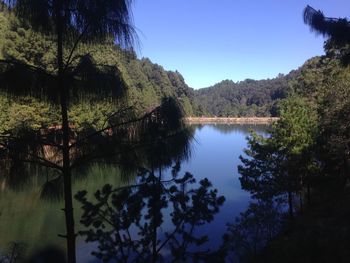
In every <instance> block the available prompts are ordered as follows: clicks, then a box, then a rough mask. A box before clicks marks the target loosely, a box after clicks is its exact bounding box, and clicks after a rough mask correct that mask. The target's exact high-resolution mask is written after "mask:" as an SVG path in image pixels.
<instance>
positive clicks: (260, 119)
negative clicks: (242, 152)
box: [185, 117, 279, 125]
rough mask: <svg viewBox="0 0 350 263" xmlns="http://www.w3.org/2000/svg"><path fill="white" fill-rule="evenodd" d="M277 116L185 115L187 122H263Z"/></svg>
mask: <svg viewBox="0 0 350 263" xmlns="http://www.w3.org/2000/svg"><path fill="white" fill-rule="evenodd" d="M278 119H279V118H278V117H187V118H185V121H186V122H187V123H188V124H253V125H254V124H264V125H269V124H272V123H273V122H275V121H277V120H278Z"/></svg>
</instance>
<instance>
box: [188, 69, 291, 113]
mask: <svg viewBox="0 0 350 263" xmlns="http://www.w3.org/2000/svg"><path fill="white" fill-rule="evenodd" d="M295 75H297V71H292V72H290V73H289V74H288V75H286V76H284V75H282V74H280V75H279V76H278V77H276V78H274V79H266V80H252V79H246V80H244V81H239V82H233V81H232V80H224V81H222V82H220V83H217V84H215V85H214V86H212V87H209V88H203V89H199V90H196V91H195V95H196V96H195V98H196V101H197V104H198V107H199V109H200V110H201V111H202V112H201V113H199V114H203V115H206V116H218V117H227V116H233V117H244V116H249V117H251V116H257V117H262V116H264V117H265V116H277V115H278V112H277V105H278V102H279V101H280V100H281V99H283V98H286V97H287V95H288V91H289V90H290V89H289V81H290V80H291V79H292V78H293V77H295Z"/></svg>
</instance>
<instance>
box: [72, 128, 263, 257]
mask: <svg viewBox="0 0 350 263" xmlns="http://www.w3.org/2000/svg"><path fill="white" fill-rule="evenodd" d="M251 129H253V130H254V131H256V132H258V133H260V134H266V130H267V126H261V125H257V126H255V125H226V124H220V125H204V126H196V131H195V142H194V143H193V144H194V145H193V152H192V157H191V158H190V160H189V161H187V162H185V163H183V164H182V165H181V171H180V173H179V176H183V175H184V173H185V172H186V171H188V172H190V173H191V174H193V175H194V177H195V178H196V180H197V182H198V181H200V180H201V179H203V178H208V179H209V180H210V181H211V182H212V184H213V186H214V188H216V189H218V195H224V196H225V198H226V201H225V203H224V205H223V206H221V208H220V211H219V213H218V214H217V215H215V219H214V221H213V222H212V223H210V224H206V225H203V226H201V227H200V228H197V231H198V233H199V234H207V235H208V236H209V242H208V246H209V247H210V248H213V249H215V248H217V246H219V245H220V244H221V237H222V235H223V233H224V232H225V231H226V224H227V223H232V222H234V219H235V217H236V216H237V215H238V214H239V213H240V212H243V211H244V210H245V209H246V208H247V206H248V203H249V199H250V198H249V197H250V196H249V193H247V192H245V191H243V190H242V189H241V186H240V182H239V179H238V178H239V174H238V171H237V166H238V165H239V164H240V160H239V156H240V155H241V154H243V152H242V151H243V149H244V148H246V146H247V142H246V137H247V135H248V134H249V131H250V130H251ZM169 172H170V169H168V170H167V171H164V172H163V174H164V176H166V174H169ZM169 205H171V204H169ZM163 216H164V221H165V222H164V224H163V225H162V229H163V230H164V231H165V230H170V231H171V229H172V228H171V229H169V227H170V225H171V224H170V222H169V219H170V216H169V214H168V213H164V214H163ZM167 219H168V220H167ZM167 221H168V222H167ZM94 247H95V248H96V245H95V244H84V242H83V241H82V240H80V241H78V252H77V255H78V259H79V260H78V261H79V262H98V261H95V260H94V259H92V258H91V256H90V255H89V254H90V251H91V250H92V249H93V248H94Z"/></svg>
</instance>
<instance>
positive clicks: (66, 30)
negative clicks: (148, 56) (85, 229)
mask: <svg viewBox="0 0 350 263" xmlns="http://www.w3.org/2000/svg"><path fill="white" fill-rule="evenodd" d="M130 2H131V1H129V0H121V1H113V0H107V1H85V0H53V1H51V0H47V1H35V0H33V1H31V0H7V1H4V3H5V4H6V5H7V6H8V7H9V10H10V11H14V12H15V14H16V15H17V16H18V17H19V18H20V19H21V20H22V21H23V22H25V23H29V24H30V25H31V26H32V27H33V28H34V29H35V30H38V31H41V32H43V33H45V34H47V35H50V36H52V37H53V38H54V39H55V42H56V44H57V54H56V58H57V61H56V67H55V69H56V70H55V72H54V75H53V76H52V75H50V74H47V72H45V71H44V70H42V69H40V68H37V67H34V66H29V65H25V64H21V63H17V62H16V61H10V62H8V61H2V62H3V63H5V64H6V68H5V72H4V73H6V74H5V75H6V76H12V77H13V76H15V78H17V79H18V78H19V77H20V76H25V77H29V78H31V79H32V84H34V85H32V86H33V87H34V89H32V90H31V92H32V94H33V95H42V94H43V93H44V95H49V97H53V98H54V99H56V100H58V101H59V105H60V108H61V118H62V126H61V128H62V145H60V146H59V149H60V150H61V152H62V167H61V168H60V170H61V171H62V174H63V184H64V197H65V208H64V211H65V217H66V226H67V235H66V238H67V252H68V261H69V262H75V261H76V259H75V258H76V257H75V236H76V234H75V231H74V218H73V203H72V187H71V160H70V150H71V147H70V127H69V120H68V102H69V97H70V94H71V87H72V73H73V74H74V73H81V72H82V71H83V70H86V72H89V71H88V70H89V69H91V67H85V68H83V67H79V65H78V67H77V68H76V70H71V69H70V67H71V65H72V64H73V62H74V59H75V56H74V52H75V50H76V48H77V46H78V45H79V43H81V42H82V41H95V42H100V41H105V40H107V39H115V40H116V41H117V42H118V43H119V44H121V45H124V46H126V47H130V46H132V44H133V40H134V30H133V26H132V23H131V16H130ZM65 54H67V55H66V59H65V58H64V56H65ZM84 59H85V58H84V57H82V58H81V59H80V61H82V62H86V59H85V60H84ZM88 62H89V61H88ZM84 64H85V65H91V63H84ZM89 73H95V74H84V75H83V78H82V79H83V80H84V78H85V80H89V79H90V78H91V77H93V78H96V77H97V76H98V75H97V74H96V72H91V70H90V72H89ZM76 75H77V74H76ZM5 80H8V79H6V78H5ZM22 81H23V80H22ZM22 83H23V82H22ZM100 85H102V86H103V83H100ZM2 86H3V88H4V87H5V88H7V89H8V90H10V89H11V86H8V85H6V82H5V83H3V84H2ZM17 87H18V85H17ZM23 87H26V86H23ZM112 87H113V85H112ZM113 88H114V89H115V88H116V87H115V86H114V87H113ZM22 89H23V88H22ZM22 89H17V90H15V91H17V92H20V93H21V92H23V93H28V91H27V90H22ZM10 91H14V90H10Z"/></svg>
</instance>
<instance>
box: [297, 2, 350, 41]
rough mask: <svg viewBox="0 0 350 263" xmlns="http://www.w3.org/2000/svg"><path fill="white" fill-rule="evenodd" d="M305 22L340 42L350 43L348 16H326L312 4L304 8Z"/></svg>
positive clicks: (316, 30)
mask: <svg viewBox="0 0 350 263" xmlns="http://www.w3.org/2000/svg"><path fill="white" fill-rule="evenodd" d="M303 15H304V22H305V24H307V25H309V26H310V28H311V30H313V31H315V32H317V33H319V34H322V35H323V36H326V37H329V38H331V40H333V41H335V42H336V43H338V44H347V43H350V22H349V20H348V19H346V18H332V17H325V16H324V14H323V13H322V11H320V10H318V11H317V10H315V9H314V8H312V7H311V6H309V5H308V6H307V7H306V8H305V9H304V13H303Z"/></svg>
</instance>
